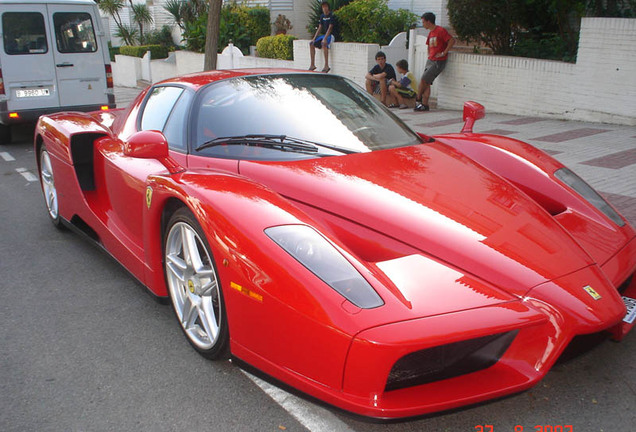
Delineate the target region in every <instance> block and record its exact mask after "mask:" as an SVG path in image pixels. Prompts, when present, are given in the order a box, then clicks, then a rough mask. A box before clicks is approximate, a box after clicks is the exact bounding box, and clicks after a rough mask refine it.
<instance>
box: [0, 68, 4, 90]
mask: <svg viewBox="0 0 636 432" xmlns="http://www.w3.org/2000/svg"><path fill="white" fill-rule="evenodd" d="M0 94H4V80H3V79H2V69H0Z"/></svg>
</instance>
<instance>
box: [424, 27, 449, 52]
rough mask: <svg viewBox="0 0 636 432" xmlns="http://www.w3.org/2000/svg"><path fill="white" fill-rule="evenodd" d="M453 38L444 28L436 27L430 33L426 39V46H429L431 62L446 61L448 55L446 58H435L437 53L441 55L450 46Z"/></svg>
mask: <svg viewBox="0 0 636 432" xmlns="http://www.w3.org/2000/svg"><path fill="white" fill-rule="evenodd" d="M452 38H453V37H452V36H451V35H450V34H449V33H448V32H447V31H446V29H445V28H444V27H441V26H435V28H434V29H433V30H431V31H430V32H429V33H428V38H426V45H428V58H429V59H430V60H446V59H447V58H448V54H447V55H445V56H444V57H435V56H436V55H437V53H441V52H442V51H444V50H445V49H446V47H447V46H448V41H449V40H451V39H452Z"/></svg>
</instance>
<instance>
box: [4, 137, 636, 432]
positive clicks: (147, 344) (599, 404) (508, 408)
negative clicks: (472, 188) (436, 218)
mask: <svg viewBox="0 0 636 432" xmlns="http://www.w3.org/2000/svg"><path fill="white" fill-rule="evenodd" d="M32 133H33V129H32V128H29V127H25V128H20V129H18V130H16V131H15V134H14V137H15V140H14V141H15V142H14V143H13V144H10V145H4V146H0V220H1V221H2V223H1V224H0V246H1V247H0V293H1V294H2V301H1V302H0V430H1V431H5V432H9V431H20V432H22V431H280V430H286V431H303V430H311V431H330V432H331V431H365V432H366V431H383V432H384V431H388V432H393V431H395V432H398V431H399V432H404V431H406V432H409V431H431V432H437V431H449V432H469V431H478V432H479V431H484V432H520V431H545V432H548V431H549V432H556V431H568V430H572V431H576V432H584V431H585V432H587V431H604V432H627V431H632V430H633V429H634V425H635V424H636V412H635V407H636V364H635V362H634V360H635V359H636V334H632V335H630V336H628V337H627V339H626V340H625V341H623V342H622V343H618V344H617V343H611V342H607V343H604V344H602V345H600V346H599V347H597V348H596V349H594V350H593V351H591V352H589V353H587V354H584V355H582V356H580V357H578V358H575V359H574V360H571V361H570V362H567V363H563V364H559V365H557V366H556V367H555V368H554V369H553V370H552V371H551V372H550V374H549V375H548V376H547V378H546V379H545V380H544V381H543V382H542V383H540V384H539V385H538V386H537V387H535V388H533V389H532V390H530V391H527V392H525V393H521V394H519V395H516V396H513V397H509V398H507V399H503V400H499V401H495V402H491V403H488V404H485V405H481V406H478V407H472V408H468V409H463V410H460V411H456V412H452V413H445V414H441V415H436V416H432V417H427V418H422V419H417V420H410V421H407V422H397V423H391V424H377V423H371V422H367V421H362V420H360V419H358V418H354V417H351V416H348V415H345V414H343V413H342V412H339V411H336V410H333V409H324V408H322V407H320V406H318V405H316V404H314V403H313V402H310V401H307V400H304V399H299V398H297V397H294V396H291V395H289V394H287V393H285V392H284V391H282V390H280V389H278V388H277V387H272V386H268V385H266V384H263V383H261V385H260V386H259V385H257V384H256V383H255V381H254V380H253V379H251V378H250V377H249V376H248V375H246V374H245V373H244V372H243V371H242V370H241V369H240V368H239V367H237V366H236V365H235V364H232V363H230V362H221V363H219V362H210V361H207V360H205V359H203V358H202V357H200V356H199V355H198V354H196V353H195V352H194V350H192V349H191V348H190V346H189V345H188V343H187V342H186V340H185V338H184V336H183V335H182V334H181V330H180V329H179V327H178V324H177V322H176V320H175V318H174V317H173V315H172V311H171V309H170V307H169V306H166V305H162V304H159V303H158V302H157V301H155V300H154V299H153V298H152V297H151V296H150V295H148V294H147V293H146V292H145V290H144V289H143V288H142V287H140V286H139V284H138V283H137V282H135V281H134V280H133V279H132V278H131V277H130V276H129V275H128V274H127V273H126V271H125V270H123V269H122V267H120V266H119V265H118V264H117V263H116V262H115V261H114V260H112V259H111V258H110V257H109V256H107V255H106V254H105V253H103V252H102V251H100V250H99V249H97V248H96V247H94V246H93V245H91V244H89V243H88V242H87V241H85V240H83V239H81V238H80V237H79V236H77V235H75V234H72V233H70V232H62V231H59V230H57V229H56V228H54V227H53V225H52V224H51V223H50V222H49V220H48V218H47V216H46V210H45V205H44V201H43V199H42V193H41V190H40V185H39V182H37V181H33V180H34V178H33V177H32V176H29V173H30V174H33V175H34V176H37V172H36V164H35V158H34V155H33V151H32V144H31V139H32ZM261 331H266V329H261ZM263 389H265V391H264V390H263ZM277 401H278V402H277ZM490 425H492V428H490V427H489V426H490ZM558 425H562V426H566V425H572V428H571V429H570V428H567V427H562V428H558ZM539 426H542V427H539Z"/></svg>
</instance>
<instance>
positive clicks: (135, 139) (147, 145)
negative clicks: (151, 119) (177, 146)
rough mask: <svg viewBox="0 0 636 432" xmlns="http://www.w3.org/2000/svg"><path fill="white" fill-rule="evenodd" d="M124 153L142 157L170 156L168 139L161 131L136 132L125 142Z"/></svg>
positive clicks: (159, 157) (160, 157) (161, 157)
mask: <svg viewBox="0 0 636 432" xmlns="http://www.w3.org/2000/svg"><path fill="white" fill-rule="evenodd" d="M124 154H125V155H126V156H130V157H135V158H140V159H163V158H166V157H168V141H166V137H165V136H163V134H162V133H161V132H159V131H153V130H147V131H141V132H135V133H134V134H133V135H132V136H131V137H130V138H129V139H128V141H127V142H126V143H125V144H124Z"/></svg>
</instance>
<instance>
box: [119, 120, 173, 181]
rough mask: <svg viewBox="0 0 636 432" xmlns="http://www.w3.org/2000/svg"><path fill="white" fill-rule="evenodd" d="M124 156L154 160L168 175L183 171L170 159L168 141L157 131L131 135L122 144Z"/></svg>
mask: <svg viewBox="0 0 636 432" xmlns="http://www.w3.org/2000/svg"><path fill="white" fill-rule="evenodd" d="M124 155H126V156H130V157H134V158H139V159H156V160H158V161H159V162H161V163H162V164H163V165H164V166H165V167H166V168H167V169H168V171H169V172H170V174H177V173H180V172H182V171H184V169H183V167H182V166H181V165H179V164H178V163H177V162H176V161H175V160H174V159H172V158H171V157H170V155H169V153H168V141H166V137H165V136H164V135H163V134H162V133H161V132H159V131H155V130H145V131H140V132H135V133H134V134H132V135H131V136H130V138H128V141H126V142H125V143H124Z"/></svg>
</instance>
